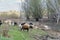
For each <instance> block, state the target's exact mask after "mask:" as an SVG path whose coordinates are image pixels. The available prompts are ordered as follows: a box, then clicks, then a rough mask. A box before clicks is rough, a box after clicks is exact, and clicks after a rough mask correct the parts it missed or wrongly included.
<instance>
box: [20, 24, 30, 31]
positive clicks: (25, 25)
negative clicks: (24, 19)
mask: <svg viewBox="0 0 60 40" xmlns="http://www.w3.org/2000/svg"><path fill="white" fill-rule="evenodd" d="M21 30H23V31H24V30H27V31H29V24H27V23H23V25H22V28H21Z"/></svg>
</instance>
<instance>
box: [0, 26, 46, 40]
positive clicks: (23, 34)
mask: <svg viewBox="0 0 60 40" xmlns="http://www.w3.org/2000/svg"><path fill="white" fill-rule="evenodd" d="M9 28H10V29H9V33H8V34H9V35H10V38H5V37H1V36H0V40H34V38H32V37H30V36H31V35H35V34H38V35H46V34H47V33H46V32H44V31H42V30H40V29H32V30H30V31H29V32H27V31H21V30H18V29H19V28H18V26H10V27H9Z"/></svg>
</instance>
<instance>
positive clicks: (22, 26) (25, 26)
mask: <svg viewBox="0 0 60 40" xmlns="http://www.w3.org/2000/svg"><path fill="white" fill-rule="evenodd" d="M3 23H5V24H9V25H13V26H19V27H20V29H21V30H23V31H24V30H27V31H29V29H33V28H34V24H33V23H31V22H30V23H26V22H23V23H20V24H18V23H17V22H14V21H11V20H6V21H4V22H2V21H1V20H0V25H2V24H3Z"/></svg>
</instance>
